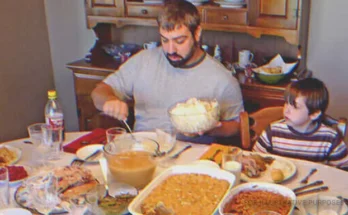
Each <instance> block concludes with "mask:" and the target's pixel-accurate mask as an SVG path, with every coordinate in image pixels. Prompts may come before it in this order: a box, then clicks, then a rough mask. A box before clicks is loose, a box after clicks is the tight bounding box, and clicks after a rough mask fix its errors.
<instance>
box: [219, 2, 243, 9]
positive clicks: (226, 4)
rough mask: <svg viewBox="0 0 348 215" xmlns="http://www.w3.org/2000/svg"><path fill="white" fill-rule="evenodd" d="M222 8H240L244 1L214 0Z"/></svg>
mask: <svg viewBox="0 0 348 215" xmlns="http://www.w3.org/2000/svg"><path fill="white" fill-rule="evenodd" d="M214 2H215V3H217V4H219V5H220V6H221V7H224V8H242V7H244V5H245V2H244V1H243V2H227V1H214Z"/></svg>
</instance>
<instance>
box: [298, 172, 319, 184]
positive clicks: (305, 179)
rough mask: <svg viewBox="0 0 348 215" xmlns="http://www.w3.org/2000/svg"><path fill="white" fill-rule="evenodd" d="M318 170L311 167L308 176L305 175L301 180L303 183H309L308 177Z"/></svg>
mask: <svg viewBox="0 0 348 215" xmlns="http://www.w3.org/2000/svg"><path fill="white" fill-rule="evenodd" d="M317 171H318V170H317V169H316V168H313V169H311V171H310V172H309V173H308V175H307V176H306V177H304V179H302V180H301V181H300V183H301V184H307V183H308V179H309V177H311V176H312V175H313V174H314V173H316V172H317Z"/></svg>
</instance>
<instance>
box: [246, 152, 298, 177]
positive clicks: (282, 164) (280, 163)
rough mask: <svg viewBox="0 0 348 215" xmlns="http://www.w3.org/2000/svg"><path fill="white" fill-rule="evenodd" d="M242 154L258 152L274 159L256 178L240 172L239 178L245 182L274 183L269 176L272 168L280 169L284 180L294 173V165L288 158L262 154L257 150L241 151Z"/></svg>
mask: <svg viewBox="0 0 348 215" xmlns="http://www.w3.org/2000/svg"><path fill="white" fill-rule="evenodd" d="M243 154H244V155H250V154H259V155H261V156H262V157H272V158H274V161H273V162H272V164H271V165H267V169H266V170H265V171H264V172H261V174H260V177H257V178H249V177H248V176H247V175H245V174H244V173H242V175H241V179H242V180H243V181H247V182H258V181H259V182H270V183H274V182H273V180H272V177H271V170H272V168H277V169H281V170H282V172H283V174H284V180H283V181H286V180H288V179H290V178H292V177H293V176H294V175H295V174H296V170H297V168H296V166H295V164H294V163H293V162H291V161H290V160H289V159H286V158H283V157H280V156H276V155H272V154H263V153H257V152H246V151H244V152H243Z"/></svg>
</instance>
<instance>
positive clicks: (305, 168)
mask: <svg viewBox="0 0 348 215" xmlns="http://www.w3.org/2000/svg"><path fill="white" fill-rule="evenodd" d="M88 133H89V132H66V133H65V140H64V143H63V145H65V144H69V143H71V142H72V141H74V140H76V139H78V138H80V137H82V136H84V135H86V134H88ZM28 141H30V139H29V138H22V139H16V140H12V141H8V142H4V143H2V144H1V145H3V144H4V145H10V146H13V147H16V148H19V149H21V151H22V155H21V157H20V159H19V160H18V162H17V163H16V165H23V166H29V167H30V166H33V165H34V163H35V159H36V158H35V153H34V151H35V146H33V145H32V144H28ZM188 144H190V145H191V146H192V147H191V148H190V149H188V150H186V151H185V152H183V153H182V154H181V155H180V156H179V157H178V158H177V159H176V164H178V165H181V164H183V165H185V164H190V163H191V162H194V161H196V160H198V159H200V157H201V156H202V155H203V154H204V153H205V152H206V151H207V150H208V149H209V147H210V145H207V144H195V143H188V142H182V141H177V143H176V145H175V147H174V149H173V150H172V151H171V152H170V153H176V152H178V151H180V150H181V149H182V148H184V147H185V146H187V145H188ZM75 158H76V154H74V153H67V152H62V153H61V156H60V159H59V160H54V161H49V162H50V165H52V166H54V167H59V166H66V165H70V164H71V162H72V160H73V159H75ZM288 159H289V160H290V161H291V162H293V163H294V165H295V166H296V174H294V176H293V177H291V178H290V179H288V180H286V181H284V182H282V183H281V185H284V186H286V187H288V188H290V189H294V188H296V187H299V186H301V185H302V184H301V183H300V181H301V180H302V179H303V178H304V177H305V176H307V175H308V173H309V172H310V171H311V169H313V168H316V169H317V172H316V173H315V174H314V175H312V176H311V177H310V179H309V183H310V182H313V181H316V180H322V181H323V182H324V185H326V186H328V187H329V190H328V191H325V192H327V193H328V194H332V195H341V196H344V197H345V198H348V183H347V181H348V172H346V171H343V170H340V169H337V168H335V167H331V166H327V165H324V164H321V163H315V162H310V161H306V160H300V159H292V158H288ZM83 166H84V167H86V168H88V169H90V170H91V172H92V173H93V175H94V176H95V178H96V179H97V180H98V181H99V182H101V183H103V182H104V179H103V175H102V172H101V168H100V166H99V164H98V163H85V164H83ZM165 169H166V168H163V167H157V168H156V171H155V174H154V177H156V176H158V175H159V174H160V173H161V172H163V171H164V170H165ZM29 176H30V175H29ZM108 178H110V180H109V184H112V183H116V182H115V181H114V180H113V179H112V177H108ZM18 186H20V185H19V184H16V185H11V186H10V195H11V196H12V206H13V207H20V206H19V205H18V204H17V203H16V202H15V200H14V193H15V192H16V190H17V188H18ZM140 192H141V191H140ZM305 196H306V195H303V196H300V197H298V200H300V199H302V198H305Z"/></svg>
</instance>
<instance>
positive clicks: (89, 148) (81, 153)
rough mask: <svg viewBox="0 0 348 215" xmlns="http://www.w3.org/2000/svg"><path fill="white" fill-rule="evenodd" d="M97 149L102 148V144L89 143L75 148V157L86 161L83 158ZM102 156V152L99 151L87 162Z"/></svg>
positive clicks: (97, 159) (93, 161)
mask: <svg viewBox="0 0 348 215" xmlns="http://www.w3.org/2000/svg"><path fill="white" fill-rule="evenodd" d="M98 150H103V145H102V144H91V145H87V146H84V147H82V148H80V149H79V150H77V152H76V156H77V158H79V159H81V160H84V161H86V160H85V159H86V158H87V157H88V156H90V155H91V154H93V153H94V152H96V151H98ZM101 157H103V153H101V154H100V155H99V156H97V157H95V158H94V159H90V160H87V161H86V162H87V163H96V162H98V161H99V158H101Z"/></svg>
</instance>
